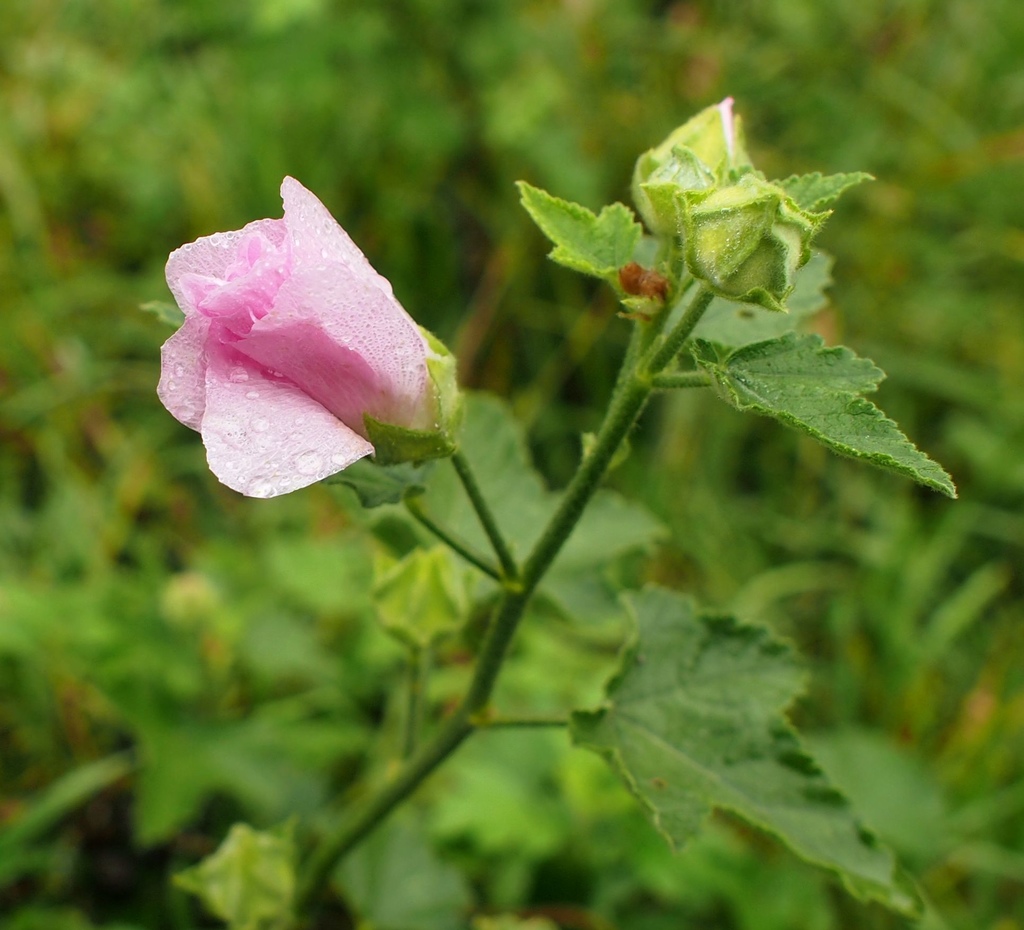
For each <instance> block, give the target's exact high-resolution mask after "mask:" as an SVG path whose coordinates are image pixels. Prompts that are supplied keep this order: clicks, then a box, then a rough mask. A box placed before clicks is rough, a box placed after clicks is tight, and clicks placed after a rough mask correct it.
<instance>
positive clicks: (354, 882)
mask: <svg viewBox="0 0 1024 930" xmlns="http://www.w3.org/2000/svg"><path fill="white" fill-rule="evenodd" d="M336 878H337V882H338V884H339V885H340V887H341V889H342V892H343V893H344V895H345V897H346V899H348V900H349V901H350V902H351V904H352V906H353V908H354V910H355V911H356V913H358V914H359V915H360V916H361V919H362V921H363V924H362V925H364V926H367V927H373V928H375V930H458V928H460V927H464V926H465V912H466V911H467V910H468V909H469V905H470V902H471V900H472V899H471V895H470V890H469V888H468V886H467V884H466V881H465V879H464V878H463V876H462V874H461V873H460V872H459V870H458V869H456V868H454V867H453V866H452V865H449V864H448V863H446V862H444V861H442V860H441V859H440V858H439V857H438V856H437V854H436V853H435V852H434V850H433V848H432V847H431V845H430V843H429V841H428V840H427V837H426V836H425V835H424V833H423V831H422V829H421V828H420V827H419V826H418V825H417V823H416V822H415V820H409V819H398V820H395V821H392V822H391V823H389V824H387V825H385V826H384V827H383V828H382V829H381V830H379V831H378V832H377V833H375V834H374V835H373V836H372V837H370V839H369V840H368V841H367V842H366V843H364V844H363V845H362V846H361V847H360V848H359V850H358V851H357V852H355V853H354V854H353V855H352V856H350V857H349V858H348V859H346V860H345V861H344V862H343V863H342V864H341V866H340V867H339V868H338V870H337V874H336Z"/></svg>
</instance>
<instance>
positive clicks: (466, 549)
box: [405, 497, 502, 581]
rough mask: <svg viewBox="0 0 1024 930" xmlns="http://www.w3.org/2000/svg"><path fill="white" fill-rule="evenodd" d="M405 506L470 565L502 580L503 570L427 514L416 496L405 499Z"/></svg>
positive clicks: (419, 521)
mask: <svg viewBox="0 0 1024 930" xmlns="http://www.w3.org/2000/svg"><path fill="white" fill-rule="evenodd" d="M405 507H406V510H408V511H409V513H410V515H411V516H412V517H413V519H415V520H416V522H417V523H419V524H421V525H422V526H424V527H425V528H426V529H428V530H430V532H431V533H433V534H434V535H435V536H436V537H437V538H438V539H440V540H441V542H443V543H444V544H445V545H446V546H448V548H449V549H451V550H452V551H453V552H457V553H458V554H459V555H461V556H462V557H463V558H464V559H465V560H466V561H467V562H469V563H470V565H475V566H476V567H477V568H479V569H480V571H482V572H483V573H484V574H485V575H489V576H490V577H491V578H493V579H494V580H495V581H501V578H502V575H501V572H500V571H499V570H498V569H497V568H496V567H495V566H494V565H493V564H492V563H491V560H490V559H488V558H487V557H486V556H484V555H481V554H480V553H479V552H477V551H476V550H475V549H474V548H473V547H472V546H470V545H469V543H467V542H466V541H465V540H463V539H460V538H459V537H458V536H456V535H455V534H454V533H452V532H450V531H449V530H446V529H445V528H444V527H443V526H441V524H440V523H437V522H436V521H435V520H433V519H432V518H431V517H429V516H427V513H426V511H424V509H423V505H422V504H421V503H420V502H419V500H418V499H416V498H415V497H407V498H406V499H405Z"/></svg>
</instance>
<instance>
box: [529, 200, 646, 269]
mask: <svg viewBox="0 0 1024 930" xmlns="http://www.w3.org/2000/svg"><path fill="white" fill-rule="evenodd" d="M517 185H518V187H519V194H520V200H521V201H522V204H523V207H524V208H525V209H526V212H527V213H529V214H530V216H531V217H532V219H533V221H534V222H535V223H536V224H537V225H538V226H539V227H540V229H541V232H543V233H544V235H545V236H547V237H548V238H549V239H550V240H551V241H552V242H553V243H554V244H555V248H554V249H553V250H552V252H551V254H550V256H549V257H550V258H551V259H552V261H556V262H558V264H560V265H565V267H566V268H572V269H573V270H574V271H579V272H581V273H582V274H588V275H593V276H594V277H596V278H603V279H604V280H607V281H610V282H612V283H615V282H616V281H617V279H618V271H619V269H620V268H621V267H622V266H623V265H625V264H627V263H629V262H630V261H632V260H633V254H634V251H635V249H636V247H637V245H638V244H639V243H640V238H641V236H642V235H643V228H642V227H641V226H640V224H639V223H638V222H637V221H636V218H635V217H634V215H633V211H632V210H630V209H629V207H627V206H625V205H623V204H621V203H613V204H611V205H609V206H607V207H605V208H604V209H603V210H601V212H600V213H599V214H594V213H592V212H591V211H590V210H588V209H587V208H586V207H582V206H580V205H579V204H578V203H570V202H569V201H568V200H561V199H560V198H558V197H553V196H552V195H551V194H549V193H547V191H543V190H541V189H540V188H538V187H533V186H532V185H530V184H527V183H526V182H525V181H518V182H517Z"/></svg>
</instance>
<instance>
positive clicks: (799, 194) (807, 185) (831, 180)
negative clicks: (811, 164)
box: [776, 171, 874, 211]
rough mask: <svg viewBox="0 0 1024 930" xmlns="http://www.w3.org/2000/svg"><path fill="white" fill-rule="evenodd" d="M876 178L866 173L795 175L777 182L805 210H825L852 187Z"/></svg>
mask: <svg viewBox="0 0 1024 930" xmlns="http://www.w3.org/2000/svg"><path fill="white" fill-rule="evenodd" d="M873 180H874V178H873V177H872V176H871V175H870V174H867V173H866V172H864V171H850V172H847V173H845V174H822V173H821V172H820V171H815V172H814V173H813V174H799V175H797V174H794V175H793V176H792V177H788V178H786V180H784V181H778V182H776V183H777V184H778V185H779V186H780V187H781V188H783V190H785V192H786V193H787V194H789V196H790V197H792V198H793V200H795V201H796V203H797V206H799V207H802V208H803V209H804V210H815V211H817V210H823V209H825V208H826V207H828V206H829V204H832V203H835V201H837V200H838V199H839V197H840V196H841V195H842V194H843V193H844V192H845V191H848V190H849V189H850V188H851V187H856V186H857V185H858V184H860V183H862V182H863V181H873Z"/></svg>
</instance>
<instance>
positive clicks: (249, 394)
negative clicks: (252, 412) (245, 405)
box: [245, 391, 260, 400]
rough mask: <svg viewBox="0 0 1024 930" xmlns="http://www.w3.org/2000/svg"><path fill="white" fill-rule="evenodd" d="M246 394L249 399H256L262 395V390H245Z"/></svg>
mask: <svg viewBox="0 0 1024 930" xmlns="http://www.w3.org/2000/svg"><path fill="white" fill-rule="evenodd" d="M245 396H246V397H248V398H249V400H256V398H257V397H259V396H260V392H259V391H246V392H245Z"/></svg>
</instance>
